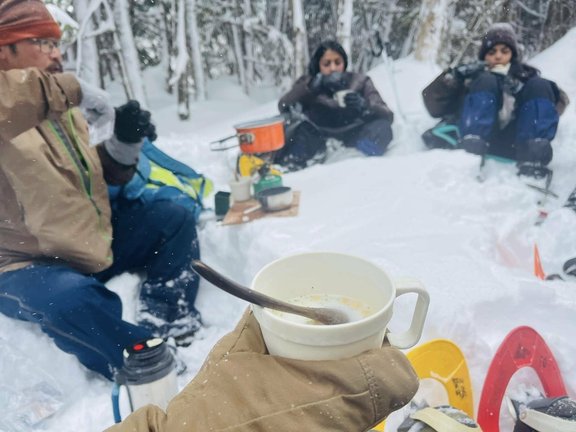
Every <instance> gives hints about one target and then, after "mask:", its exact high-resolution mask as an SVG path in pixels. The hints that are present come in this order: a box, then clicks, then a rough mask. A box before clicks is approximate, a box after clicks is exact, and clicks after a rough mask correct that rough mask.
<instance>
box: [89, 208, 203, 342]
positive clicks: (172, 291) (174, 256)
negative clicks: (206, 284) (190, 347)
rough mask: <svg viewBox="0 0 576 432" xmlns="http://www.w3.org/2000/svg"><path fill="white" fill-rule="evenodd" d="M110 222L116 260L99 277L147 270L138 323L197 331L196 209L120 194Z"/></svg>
mask: <svg viewBox="0 0 576 432" xmlns="http://www.w3.org/2000/svg"><path fill="white" fill-rule="evenodd" d="M112 226H113V233H114V241H113V243H112V249H113V252H114V264H113V265H112V267H111V268H110V269H108V270H107V271H105V272H103V273H100V274H98V275H96V277H97V278H98V279H100V280H107V279H109V278H110V277H112V276H115V275H117V274H120V273H122V272H124V271H130V270H132V271H145V273H146V279H145V281H144V282H143V283H142V285H141V289H140V304H139V310H138V315H139V317H138V324H139V325H142V326H145V327H146V328H148V329H149V330H150V331H152V333H153V334H154V335H155V336H159V337H163V338H166V337H169V336H174V337H176V338H178V337H181V336H184V335H191V334H193V333H194V332H195V331H196V330H198V329H199V328H200V327H201V325H202V321H201V317H200V313H199V312H198V311H197V310H196V308H195V307H194V302H195V300H196V295H197V293H198V286H199V278H198V276H197V275H196V273H194V272H193V271H192V270H191V267H190V263H191V261H192V260H193V259H199V258H200V248H199V245H198V238H197V235H196V224H195V220H194V215H193V214H192V212H191V211H190V210H188V209H186V208H184V207H182V206H180V205H178V204H175V203H173V202H171V201H151V202H141V201H127V200H122V201H121V202H119V203H117V205H116V206H115V210H114V211H113V214H112Z"/></svg>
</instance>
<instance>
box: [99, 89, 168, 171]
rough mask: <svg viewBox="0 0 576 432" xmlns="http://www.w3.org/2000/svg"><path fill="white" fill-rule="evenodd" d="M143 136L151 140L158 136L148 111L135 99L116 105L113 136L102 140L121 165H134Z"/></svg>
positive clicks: (109, 152) (113, 157)
mask: <svg viewBox="0 0 576 432" xmlns="http://www.w3.org/2000/svg"><path fill="white" fill-rule="evenodd" d="M144 138H148V139H150V140H151V141H154V140H155V139H156V138H158V136H157V135H156V127H155V126H154V125H153V124H152V123H151V122H150V112H149V111H146V110H143V109H141V108H140V104H139V103H138V101H135V100H130V101H128V102H127V103H125V104H124V105H122V106H120V107H117V108H116V122H115V123H114V136H113V137H112V138H110V139H108V140H106V141H105V142H104V147H105V148H106V151H107V152H108V154H109V155H110V156H111V157H112V159H114V160H115V161H116V162H118V163H120V164H122V165H128V166H131V165H136V164H137V163H138V156H139V154H140V149H141V148H142V145H143V144H144Z"/></svg>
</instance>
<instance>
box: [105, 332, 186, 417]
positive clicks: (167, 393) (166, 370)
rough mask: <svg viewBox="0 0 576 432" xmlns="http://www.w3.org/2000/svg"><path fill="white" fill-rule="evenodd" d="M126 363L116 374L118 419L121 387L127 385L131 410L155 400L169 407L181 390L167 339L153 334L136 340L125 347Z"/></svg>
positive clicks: (114, 402)
mask: <svg viewBox="0 0 576 432" xmlns="http://www.w3.org/2000/svg"><path fill="white" fill-rule="evenodd" d="M123 355H124V366H123V368H122V370H120V371H119V372H118V373H117V374H116V376H115V383H114V386H113V389H112V410H113V412H114V421H115V422H116V423H119V422H120V421H121V420H122V416H121V414H120V387H122V386H124V387H125V388H126V393H127V395H128V402H129V406H130V411H131V412H133V411H135V410H137V409H138V408H140V407H142V406H144V405H148V404H152V405H157V406H159V407H160V408H162V409H166V407H167V406H168V402H170V400H171V399H172V398H173V397H174V396H175V395H176V393H178V385H177V382H176V368H175V366H176V363H175V361H174V357H173V356H172V354H171V353H170V351H169V349H168V346H167V345H166V343H165V342H164V340H162V339H160V338H151V339H146V340H144V341H140V342H136V343H134V344H132V345H131V346H129V347H127V348H126V349H125V350H124V351H123Z"/></svg>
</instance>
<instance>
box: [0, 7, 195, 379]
mask: <svg viewBox="0 0 576 432" xmlns="http://www.w3.org/2000/svg"><path fill="white" fill-rule="evenodd" d="M60 37H61V31H60V28H59V26H58V24H57V23H56V22H55V20H54V19H53V18H52V16H51V15H50V13H49V11H48V10H47V8H46V6H45V5H44V3H43V2H42V1H41V0H1V1H0V91H1V94H2V97H1V98H0V191H1V192H0V193H1V196H2V197H1V199H0V312H1V313H3V314H4V315H6V316H8V317H12V318H15V319H20V320H24V321H29V322H33V323H37V324H38V325H39V326H40V328H41V329H42V330H43V331H44V332H45V333H46V334H48V335H49V336H50V337H52V338H53V339H54V341H55V343H56V344H57V345H58V347H60V348H61V349H62V350H64V351H66V352H68V353H71V354H74V355H75V356H76V357H77V358H78V359H79V360H80V362H82V363H83V364H84V365H85V366H86V367H87V368H89V369H92V370H94V371H96V372H98V373H100V374H102V375H103V376H105V377H107V378H112V377H113V375H114V372H115V370H117V369H118V368H120V367H121V366H122V362H123V358H122V350H123V349H124V348H125V347H126V346H128V345H131V344H132V343H134V342H136V341H138V340H141V339H147V338H149V337H152V336H153V335H154V336H160V337H163V338H169V337H173V338H174V339H175V340H176V343H177V344H178V343H189V341H190V337H191V335H193V334H194V332H195V331H196V330H198V328H199V327H200V325H201V320H200V314H199V313H198V311H197V310H196V309H195V308H194V301H195V297H196V293H197V289H198V282H199V281H198V277H197V276H196V275H195V274H194V273H193V272H192V270H191V269H190V262H191V260H192V259H196V258H198V245H197V237H196V229H195V219H194V215H193V213H192V212H191V211H190V210H188V209H185V208H183V207H182V206H179V205H177V204H173V203H171V202H152V203H142V202H140V201H137V200H136V201H128V200H122V199H120V200H117V201H115V202H114V206H113V208H112V207H111V204H110V202H109V196H108V190H107V188H108V186H109V185H121V184H125V183H126V182H128V181H129V180H130V179H131V178H132V176H133V174H134V172H135V170H136V164H137V162H138V156H139V153H140V149H141V146H142V143H143V140H144V138H150V139H152V140H153V139H154V138H155V137H156V134H155V128H154V125H153V124H152V123H151V122H150V113H149V112H147V111H143V110H142V109H140V106H139V104H138V102H136V101H130V102H128V103H127V104H125V105H123V106H121V107H119V108H116V110H114V108H113V107H112V106H111V105H110V104H109V103H108V100H107V97H106V95H105V93H104V92H102V91H101V90H99V89H93V88H91V87H90V86H88V85H86V84H84V83H79V82H78V81H77V80H76V78H75V77H74V76H73V75H71V74H66V73H62V57H61V53H60V49H59V41H60ZM79 108H81V109H79ZM81 111H82V112H81ZM83 113H84V115H83ZM85 116H89V117H90V119H91V121H94V122H102V121H104V122H105V121H111V122H112V121H114V118H115V121H114V127H113V129H114V134H113V136H111V137H110V138H109V139H106V140H105V141H104V142H102V143H98V145H95V146H91V145H90V144H89V133H88V126H87V122H86V119H85ZM125 271H139V272H142V273H144V274H145V275H146V278H145V280H144V281H143V283H142V285H141V290H140V291H141V294H140V304H139V311H138V313H139V314H138V315H139V316H138V325H134V324H131V323H129V322H127V321H124V320H122V303H121V301H120V298H119V297H118V296H117V295H116V294H115V293H114V292H112V291H110V290H108V289H107V288H106V286H105V285H104V283H105V282H106V281H107V280H109V279H110V278H112V277H113V276H116V275H119V274H121V273H123V272H125Z"/></svg>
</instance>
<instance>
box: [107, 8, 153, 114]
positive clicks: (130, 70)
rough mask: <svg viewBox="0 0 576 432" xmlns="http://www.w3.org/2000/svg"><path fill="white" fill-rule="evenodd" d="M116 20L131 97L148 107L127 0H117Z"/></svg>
mask: <svg viewBox="0 0 576 432" xmlns="http://www.w3.org/2000/svg"><path fill="white" fill-rule="evenodd" d="M114 21H115V24H116V31H114V30H113V31H114V33H117V34H118V39H119V43H120V47H121V48H122V53H121V55H122V57H123V63H124V65H125V69H126V71H125V73H126V75H127V78H128V82H129V85H130V89H131V95H130V97H133V98H134V99H136V100H138V101H139V102H140V105H142V106H143V107H144V108H147V107H148V101H147V97H146V91H145V89H144V81H143V79H142V71H141V69H140V61H139V59H138V50H137V49H136V44H135V43H134V34H133V33H132V25H131V23H130V16H129V10H128V2H127V0H115V3H114Z"/></svg>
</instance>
